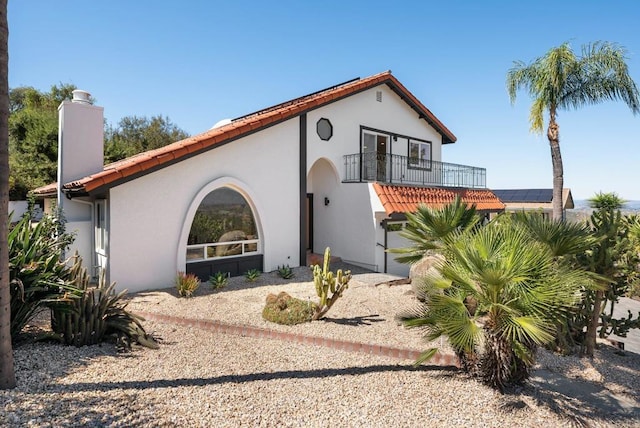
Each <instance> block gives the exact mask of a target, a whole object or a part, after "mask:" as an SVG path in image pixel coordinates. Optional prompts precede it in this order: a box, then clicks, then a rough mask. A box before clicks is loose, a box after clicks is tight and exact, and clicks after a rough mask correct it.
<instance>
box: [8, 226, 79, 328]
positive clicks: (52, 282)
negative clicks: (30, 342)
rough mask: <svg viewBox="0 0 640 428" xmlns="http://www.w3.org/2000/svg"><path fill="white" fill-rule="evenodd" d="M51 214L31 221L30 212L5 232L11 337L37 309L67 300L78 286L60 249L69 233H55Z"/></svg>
mask: <svg viewBox="0 0 640 428" xmlns="http://www.w3.org/2000/svg"><path fill="white" fill-rule="evenodd" d="M57 229H58V223H57V221H56V219H55V218H54V217H51V216H43V218H42V220H41V221H40V222H39V223H37V224H35V225H34V224H33V222H32V221H31V215H30V213H27V215H25V216H23V217H22V219H21V220H20V221H18V223H16V224H15V225H14V226H13V227H12V228H11V230H10V231H9V235H8V242H7V244H8V250H9V275H10V288H11V337H12V338H14V339H15V338H16V337H18V334H19V333H20V332H21V331H22V329H23V328H24V326H25V325H26V324H27V323H28V322H29V321H30V320H31V319H32V318H33V316H34V315H35V314H36V313H37V312H38V310H39V309H41V308H43V307H46V306H49V307H51V306H55V305H60V304H62V305H63V306H64V303H65V302H68V297H67V296H68V295H69V294H73V293H76V292H77V291H78V290H77V289H76V288H75V287H74V286H73V284H72V283H71V278H72V276H71V273H70V270H69V267H68V266H67V264H66V263H65V261H64V260H61V258H60V257H61V252H62V251H63V250H64V249H65V248H66V246H67V245H68V244H69V243H70V242H71V241H72V237H71V236H70V235H68V234H65V233H64V232H62V234H59V233H58V230H57Z"/></svg>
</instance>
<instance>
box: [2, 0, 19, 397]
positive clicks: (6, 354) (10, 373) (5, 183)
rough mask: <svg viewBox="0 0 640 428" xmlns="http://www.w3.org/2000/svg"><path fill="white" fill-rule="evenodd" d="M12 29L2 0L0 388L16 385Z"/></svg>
mask: <svg viewBox="0 0 640 428" xmlns="http://www.w3.org/2000/svg"><path fill="white" fill-rule="evenodd" d="M8 39H9V26H8V24H7V0H0V389H8V388H13V387H15V386H16V376H15V372H14V368H13V349H12V347H11V334H10V326H11V309H10V308H11V296H10V290H9V250H8V248H7V235H8V227H9V218H8V217H9V215H8V212H9V77H8V76H9V48H8Z"/></svg>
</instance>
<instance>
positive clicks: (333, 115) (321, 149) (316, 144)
mask: <svg viewBox="0 0 640 428" xmlns="http://www.w3.org/2000/svg"><path fill="white" fill-rule="evenodd" d="M376 91H382V102H378V101H376ZM323 117H324V118H327V119H329V120H330V121H331V124H332V125H333V137H332V138H331V139H330V140H329V141H323V140H321V139H320V137H318V134H317V133H316V123H317V122H318V120H319V119H320V118H323ZM307 123H308V127H307V131H308V134H307V144H308V145H307V167H308V168H311V166H312V165H313V164H314V162H315V161H316V160H317V159H319V158H322V157H325V158H328V159H329V160H331V161H332V162H333V163H334V165H335V166H336V167H337V168H338V171H339V173H340V181H342V180H343V179H344V173H345V172H344V159H343V155H346V154H354V153H359V151H360V126H365V127H368V128H373V129H377V130H380V131H384V132H388V133H392V134H400V135H405V136H409V137H413V138H418V139H421V140H427V141H431V142H432V159H433V160H436V161H440V160H442V136H441V135H440V134H438V132H436V130H435V129H433V128H432V127H431V126H430V125H429V124H428V123H427V122H426V121H425V120H422V119H419V118H418V114H417V113H416V112H415V110H413V109H412V108H411V107H409V106H408V105H407V104H406V103H405V102H404V101H402V99H401V98H400V97H399V96H398V95H396V93H395V92H393V91H392V90H391V89H389V87H388V86H386V85H381V86H377V87H375V88H371V89H368V90H366V91H363V92H360V93H358V94H355V95H352V96H350V97H348V98H346V99H343V100H340V101H338V102H334V103H331V104H328V105H326V106H324V107H321V108H319V109H316V110H313V111H311V112H309V113H308V114H307ZM390 144H391V148H392V152H393V153H394V154H399V155H403V156H407V150H408V142H407V140H406V139H401V138H399V139H398V141H395V142H394V141H391V142H390Z"/></svg>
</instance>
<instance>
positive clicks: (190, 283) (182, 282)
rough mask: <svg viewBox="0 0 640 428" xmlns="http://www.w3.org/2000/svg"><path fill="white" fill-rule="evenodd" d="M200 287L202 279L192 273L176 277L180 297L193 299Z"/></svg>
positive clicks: (179, 274)
mask: <svg viewBox="0 0 640 428" xmlns="http://www.w3.org/2000/svg"><path fill="white" fill-rule="evenodd" d="M198 287H200V279H199V278H198V277H197V276H196V275H194V274H192V273H189V274H187V273H184V272H178V275H177V276H176V289H177V290H178V296H180V297H192V296H193V293H194V292H195V291H196V290H197V289H198Z"/></svg>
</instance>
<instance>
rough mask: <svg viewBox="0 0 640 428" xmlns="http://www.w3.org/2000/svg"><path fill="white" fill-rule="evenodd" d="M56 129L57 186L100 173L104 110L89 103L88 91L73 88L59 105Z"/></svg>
mask: <svg viewBox="0 0 640 428" xmlns="http://www.w3.org/2000/svg"><path fill="white" fill-rule="evenodd" d="M58 126H59V128H58V183H59V186H58V187H59V188H61V187H62V185H63V184H65V183H69V182H70V181H74V180H78V179H80V178H82V177H86V176H87V175H91V174H95V173H97V172H100V171H102V169H103V166H104V165H103V162H104V155H103V150H104V109H103V108H102V107H97V106H94V105H92V104H91V94H89V92H86V91H82V90H79V89H76V90H75V91H73V100H72V101H63V102H62V104H60V107H58ZM59 192H60V191H59ZM61 197H62V195H61V194H60V193H59V194H58V200H60V198H61Z"/></svg>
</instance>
